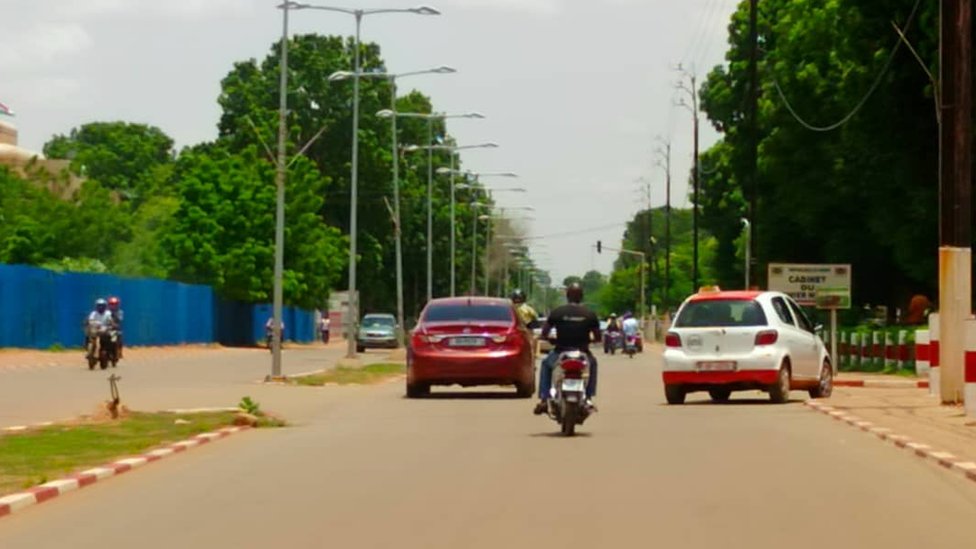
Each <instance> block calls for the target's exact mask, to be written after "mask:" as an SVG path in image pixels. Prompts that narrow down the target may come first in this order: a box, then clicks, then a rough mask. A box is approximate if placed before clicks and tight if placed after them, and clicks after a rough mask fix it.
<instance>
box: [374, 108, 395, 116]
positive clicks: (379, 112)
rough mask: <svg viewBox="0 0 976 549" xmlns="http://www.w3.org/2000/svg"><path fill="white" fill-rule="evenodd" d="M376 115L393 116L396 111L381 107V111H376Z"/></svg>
mask: <svg viewBox="0 0 976 549" xmlns="http://www.w3.org/2000/svg"><path fill="white" fill-rule="evenodd" d="M376 116H378V117H380V118H393V117H394V116H396V113H395V112H393V111H392V110H390V109H383V110H381V111H377V112H376Z"/></svg>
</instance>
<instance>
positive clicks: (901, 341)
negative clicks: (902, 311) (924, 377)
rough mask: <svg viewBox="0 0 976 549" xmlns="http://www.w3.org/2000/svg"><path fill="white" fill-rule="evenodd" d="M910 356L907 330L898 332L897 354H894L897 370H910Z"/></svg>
mask: <svg viewBox="0 0 976 549" xmlns="http://www.w3.org/2000/svg"><path fill="white" fill-rule="evenodd" d="M911 355H912V353H911V352H910V348H909V346H908V330H898V352H897V354H896V360H897V361H898V369H899V370H910V369H912V365H911V358H912V356H911Z"/></svg>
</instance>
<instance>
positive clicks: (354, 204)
mask: <svg viewBox="0 0 976 549" xmlns="http://www.w3.org/2000/svg"><path fill="white" fill-rule="evenodd" d="M294 7H296V8H298V9H314V10H323V11H334V12H340V13H345V14H348V15H352V16H353V17H355V19H356V36H355V40H354V42H353V47H354V48H355V52H354V56H353V57H354V62H353V67H354V69H353V97H352V174H351V179H352V180H351V182H350V189H349V190H350V194H351V197H350V200H349V210H350V211H349V326H348V333H347V344H348V346H347V349H346V357H347V358H356V332H357V331H358V326H359V295H358V294H357V291H356V255H357V254H356V252H357V238H356V237H357V233H358V215H357V214H358V205H359V200H358V199H359V196H358V195H359V193H358V190H359V78H360V64H361V59H360V58H361V56H360V51H359V50H360V30H361V28H362V21H363V17H364V16H366V15H374V14H380V13H414V14H418V15H440V12H439V11H437V10H436V9H434V8H431V7H428V6H420V7H416V8H407V9H400V8H392V9H385V8H384V9H348V8H337V7H332V6H319V5H312V4H300V3H295V4H294Z"/></svg>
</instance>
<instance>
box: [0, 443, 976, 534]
mask: <svg viewBox="0 0 976 549" xmlns="http://www.w3.org/2000/svg"><path fill="white" fill-rule="evenodd" d="M247 429H250V427H247V426H238V427H224V428H222V429H218V430H216V431H212V432H209V433H201V434H199V435H196V436H195V437H193V438H190V439H187V440H182V441H180V442H177V443H174V444H170V445H168V446H164V447H161V448H156V449H154V450H150V451H148V452H146V453H144V454H142V455H139V456H134V457H128V458H122V459H117V460H115V461H113V462H111V463H109V464H107V465H104V466H102V467H93V468H90V469H87V470H84V471H81V472H79V473H75V474H73V475H69V476H67V477H65V478H62V479H58V480H52V481H50V482H45V483H44V484H41V485H39V486H35V487H33V488H28V489H27V490H23V491H21V492H15V493H13V494H8V495H6V496H2V497H0V517H4V516H7V515H11V514H13V513H16V512H18V511H21V510H23V509H25V508H27V507H30V506H33V505H37V504H39V503H44V502H45V501H48V500H50V499H53V498H55V497H57V496H60V495H62V494H65V493H67V492H72V491H75V490H79V489H81V488H84V487H86V486H89V485H91V484H94V483H96V482H98V481H99V480H103V479H107V478H110V477H113V476H117V475H121V474H122V473H126V472H128V471H131V470H133V469H136V468H138V467H142V466H144V465H146V464H149V463H152V462H154V461H159V460H160V459H163V458H165V457H169V456H171V455H174V454H177V453H180V452H183V451H185V450H188V449H190V448H194V447H197V446H199V445H201V444H204V443H207V442H211V441H214V440H218V439H221V438H224V437H228V436H230V435H232V434H234V433H239V432H241V431H245V430H247ZM974 468H976V465H974Z"/></svg>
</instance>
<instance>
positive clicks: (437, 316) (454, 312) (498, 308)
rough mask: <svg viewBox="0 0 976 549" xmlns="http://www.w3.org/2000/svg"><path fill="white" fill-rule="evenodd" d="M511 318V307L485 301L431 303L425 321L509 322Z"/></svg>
mask: <svg viewBox="0 0 976 549" xmlns="http://www.w3.org/2000/svg"><path fill="white" fill-rule="evenodd" d="M511 320H512V308H511V307H509V306H507V305H502V304H498V305H494V304H485V303H472V304H470V305H468V304H444V305H431V306H430V307H428V308H427V314H425V315H424V321H425V322H466V321H474V322H509V321H511Z"/></svg>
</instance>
